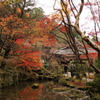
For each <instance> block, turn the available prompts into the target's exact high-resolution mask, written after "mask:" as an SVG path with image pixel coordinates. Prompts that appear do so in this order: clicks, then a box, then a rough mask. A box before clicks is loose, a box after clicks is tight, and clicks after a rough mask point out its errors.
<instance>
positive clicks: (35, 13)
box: [30, 7, 44, 20]
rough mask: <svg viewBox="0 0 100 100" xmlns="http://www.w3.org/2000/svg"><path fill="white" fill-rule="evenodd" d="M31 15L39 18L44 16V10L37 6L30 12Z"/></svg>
mask: <svg viewBox="0 0 100 100" xmlns="http://www.w3.org/2000/svg"><path fill="white" fill-rule="evenodd" d="M30 16H31V18H33V19H36V20H39V19H42V18H43V17H44V11H43V9H42V8H41V7H38V8H37V7H35V8H33V10H32V11H31V12H30Z"/></svg>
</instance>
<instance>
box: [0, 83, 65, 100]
mask: <svg viewBox="0 0 100 100" xmlns="http://www.w3.org/2000/svg"><path fill="white" fill-rule="evenodd" d="M52 87H54V84H53V82H42V83H40V84H39V87H38V88H37V89H33V88H32V83H30V82H29V83H27V82H23V83H19V84H18V85H16V86H10V87H6V88H4V89H1V90H0V100H66V99H65V96H64V95H59V94H55V93H53V92H52V90H51V88H52Z"/></svg>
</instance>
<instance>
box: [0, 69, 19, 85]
mask: <svg viewBox="0 0 100 100" xmlns="http://www.w3.org/2000/svg"><path fill="white" fill-rule="evenodd" d="M17 76H18V72H17V71H16V70H15V69H14V68H11V67H5V69H4V70H0V77H1V79H0V85H1V87H6V86H11V85H13V84H16V83H17V82H18V79H17Z"/></svg>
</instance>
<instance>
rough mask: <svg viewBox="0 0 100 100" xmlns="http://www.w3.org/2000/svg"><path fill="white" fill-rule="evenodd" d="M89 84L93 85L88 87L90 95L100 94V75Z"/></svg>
mask: <svg viewBox="0 0 100 100" xmlns="http://www.w3.org/2000/svg"><path fill="white" fill-rule="evenodd" d="M99 76H100V75H99ZM87 85H88V86H91V87H90V88H89V89H88V93H89V94H90V95H92V96H94V95H95V94H100V77H99V78H98V77H97V78H96V79H95V80H94V81H93V82H88V83H87ZM93 100H99V99H93Z"/></svg>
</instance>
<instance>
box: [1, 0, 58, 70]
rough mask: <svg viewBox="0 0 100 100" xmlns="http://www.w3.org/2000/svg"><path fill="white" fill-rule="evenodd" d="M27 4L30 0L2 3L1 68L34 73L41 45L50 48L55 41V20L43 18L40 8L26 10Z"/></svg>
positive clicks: (38, 64) (40, 60)
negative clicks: (53, 31) (18, 68)
mask: <svg viewBox="0 0 100 100" xmlns="http://www.w3.org/2000/svg"><path fill="white" fill-rule="evenodd" d="M6 3H7V2H6ZM30 3H31V2H30V0H29V2H26V0H22V1H20V2H18V3H10V4H9V3H8V4H5V2H1V5H2V7H1V11H2V13H4V14H3V15H1V16H0V30H1V31H0V41H1V42H0V59H1V65H0V68H5V66H12V67H22V68H24V69H26V68H27V69H28V70H29V71H31V70H37V69H39V68H41V67H42V57H41V55H42V54H43V52H41V48H42V46H44V47H52V46H53V45H54V43H55V42H56V38H55V36H54V35H53V34H51V30H52V29H53V28H54V26H55V22H54V19H50V18H48V17H45V16H44V15H43V11H42V8H34V9H33V10H32V9H26V8H27V6H28V5H29V6H32V5H33V4H32V3H31V5H30ZM12 5H13V6H12ZM3 9H5V12H3ZM37 13H38V15H36V14H37ZM35 15H36V16H35ZM39 16H40V17H39Z"/></svg>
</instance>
